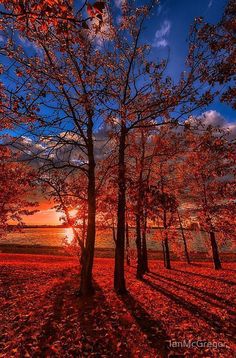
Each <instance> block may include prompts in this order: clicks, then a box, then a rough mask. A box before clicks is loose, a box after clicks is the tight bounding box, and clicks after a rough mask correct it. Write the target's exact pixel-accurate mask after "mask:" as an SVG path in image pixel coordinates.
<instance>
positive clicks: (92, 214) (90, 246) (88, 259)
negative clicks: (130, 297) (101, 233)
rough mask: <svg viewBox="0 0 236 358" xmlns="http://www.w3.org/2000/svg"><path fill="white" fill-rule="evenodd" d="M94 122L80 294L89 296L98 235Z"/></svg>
mask: <svg viewBox="0 0 236 358" xmlns="http://www.w3.org/2000/svg"><path fill="white" fill-rule="evenodd" d="M92 133H93V122H92V119H89V123H88V132H87V135H88V227H87V235H86V244H85V248H84V250H83V255H82V268H81V282H80V294H81V295H82V296H88V295H91V294H93V292H94V288H93V279H92V269H93V260H94V246H95V234H96V222H95V220H96V193H95V161H94V150H93V136H92Z"/></svg>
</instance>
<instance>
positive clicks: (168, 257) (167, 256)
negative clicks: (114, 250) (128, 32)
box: [164, 236, 171, 270]
mask: <svg viewBox="0 0 236 358" xmlns="http://www.w3.org/2000/svg"><path fill="white" fill-rule="evenodd" d="M164 246H165V257H166V268H167V269H168V270H170V269H171V266H170V250H169V243H168V238H167V236H166V237H165V239H164Z"/></svg>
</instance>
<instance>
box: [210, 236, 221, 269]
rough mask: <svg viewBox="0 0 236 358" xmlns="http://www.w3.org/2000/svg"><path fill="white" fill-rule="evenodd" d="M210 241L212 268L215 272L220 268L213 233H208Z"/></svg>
mask: <svg viewBox="0 0 236 358" xmlns="http://www.w3.org/2000/svg"><path fill="white" fill-rule="evenodd" d="M210 239H211V248H212V257H213V262H214V266H215V269H216V270H220V269H221V268H222V266H221V262H220V255H219V250H218V245H217V242H216V238H215V233H214V232H213V231H211V232H210Z"/></svg>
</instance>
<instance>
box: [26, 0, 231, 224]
mask: <svg viewBox="0 0 236 358" xmlns="http://www.w3.org/2000/svg"><path fill="white" fill-rule="evenodd" d="M113 3H114V5H113V6H114V10H115V13H116V14H117V19H118V18H119V14H120V7H121V3H122V0H114V2H113ZM143 3H145V2H143ZM226 3H227V1H226V0H160V1H159V5H158V6H157V7H156V8H155V9H154V10H153V15H152V17H151V18H150V19H148V20H147V23H146V31H145V35H144V37H145V38H144V40H145V41H146V42H148V43H149V44H150V45H151V46H152V56H153V57H154V59H155V58H163V57H166V56H167V55H168V53H169V66H168V72H169V74H170V75H171V76H172V77H173V78H174V79H176V80H177V79H178V76H179V74H180V72H181V71H182V70H183V68H184V63H185V59H186V55H187V51H188V42H187V39H188V35H189V30H190V26H191V24H192V23H193V21H194V18H196V17H199V16H202V17H203V18H204V19H205V20H206V21H207V22H209V23H212V24H214V23H217V22H218V21H219V20H220V18H221V15H222V13H223V10H224V7H225V5H226ZM201 114H202V113H198V115H201ZM206 116H207V120H208V121H209V122H211V123H212V122H214V121H216V122H217V123H220V125H222V126H225V127H227V126H231V127H233V128H234V130H235V133H236V114H235V111H233V109H231V108H230V107H229V106H227V105H226V104H223V103H220V102H219V100H218V99H216V100H215V101H214V102H213V103H212V104H211V105H210V106H209V108H207V110H206ZM52 206H53V205H52V203H49V202H48V201H47V200H42V201H41V202H40V206H39V209H40V212H38V213H37V214H35V215H33V216H30V217H26V218H25V223H26V224H28V225H35V224H41V225H48V224H50V225H58V224H60V221H59V217H60V214H59V213H56V212H55V210H54V209H52Z"/></svg>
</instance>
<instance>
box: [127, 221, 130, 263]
mask: <svg viewBox="0 0 236 358" xmlns="http://www.w3.org/2000/svg"><path fill="white" fill-rule="evenodd" d="M129 248H130V247H129V224H128V222H126V264H127V265H128V266H130V255H129Z"/></svg>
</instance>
